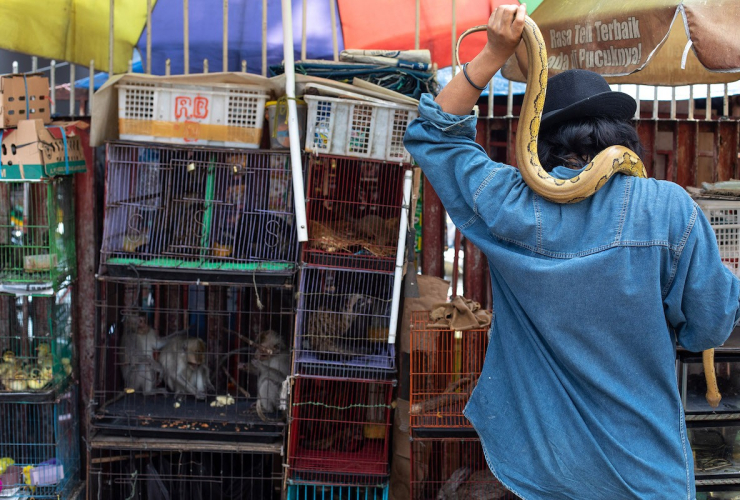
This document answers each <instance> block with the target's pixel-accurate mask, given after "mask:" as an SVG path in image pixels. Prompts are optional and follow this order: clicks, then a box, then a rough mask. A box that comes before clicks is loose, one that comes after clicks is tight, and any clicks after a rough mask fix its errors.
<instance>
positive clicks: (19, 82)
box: [0, 74, 51, 128]
mask: <svg viewBox="0 0 740 500" xmlns="http://www.w3.org/2000/svg"><path fill="white" fill-rule="evenodd" d="M50 107H51V102H50V101H49V79H48V78H47V77H45V76H43V75H41V74H19V75H3V76H2V77H0V128H12V127H16V126H17V125H18V123H19V122H20V121H21V120H36V119H38V120H42V121H43V122H44V123H45V124H49V123H51V110H50Z"/></svg>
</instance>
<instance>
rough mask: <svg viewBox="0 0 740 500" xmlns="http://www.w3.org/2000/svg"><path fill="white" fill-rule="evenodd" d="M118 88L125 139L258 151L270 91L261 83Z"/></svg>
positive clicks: (163, 84) (120, 85)
mask: <svg viewBox="0 0 740 500" xmlns="http://www.w3.org/2000/svg"><path fill="white" fill-rule="evenodd" d="M116 88H117V89H118V127H119V136H120V138H121V139H124V140H134V141H147V142H164V143H168V144H192V145H198V146H206V145H208V146H229V147H242V148H254V149H257V148H259V146H260V142H261V140H262V127H263V124H264V119H265V102H266V101H267V98H268V97H269V89H267V88H265V87H260V86H257V85H231V84H212V85H186V84H179V83H178V84H175V83H157V84H153V83H138V82H134V83H125V84H118V85H116Z"/></svg>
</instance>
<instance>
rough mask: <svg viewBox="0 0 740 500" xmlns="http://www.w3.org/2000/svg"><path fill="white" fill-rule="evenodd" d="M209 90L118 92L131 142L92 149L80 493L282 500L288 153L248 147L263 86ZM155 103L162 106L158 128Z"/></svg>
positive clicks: (290, 267)
mask: <svg viewBox="0 0 740 500" xmlns="http://www.w3.org/2000/svg"><path fill="white" fill-rule="evenodd" d="M216 87H217V86H215V87H214V88H210V89H203V88H192V89H189V90H188V89H179V88H174V87H172V86H169V85H167V84H164V85H160V84H152V85H150V86H149V87H147V88H139V87H136V88H134V87H131V86H129V87H126V88H122V89H121V90H122V91H124V93H123V94H119V98H120V99H119V101H120V102H119V108H120V109H119V111H120V112H121V113H120V117H121V118H120V120H119V121H120V122H121V124H123V125H125V127H127V128H126V130H127V131H129V132H130V133H126V134H122V137H123V138H125V139H128V140H126V141H112V142H109V143H108V144H107V146H106V176H105V179H106V191H105V201H104V205H105V214H104V226H103V241H102V248H101V263H100V272H99V289H100V294H99V300H98V302H97V304H96V310H97V315H96V316H97V317H96V322H97V328H96V332H95V339H96V340H95V349H96V355H95V371H96V377H95V381H94V383H93V386H94V403H95V404H94V407H93V409H92V415H91V424H92V427H93V429H94V432H95V434H94V436H93V437H92V439H91V441H90V443H91V447H92V451H91V453H90V455H89V456H88V462H87V468H88V491H91V492H93V495H92V497H94V498H116V499H117V498H121V499H123V498H183V499H187V498H234V499H236V498H245V499H246V498H250V499H251V498H254V499H265V500H268V499H275V500H276V499H278V498H280V488H281V485H282V469H283V466H282V463H283V449H284V436H285V432H284V430H285V426H286V414H285V409H286V408H287V399H286V398H287V394H288V389H287V383H286V379H288V377H289V376H290V371H291V362H290V345H292V343H293V329H294V327H295V304H294V301H295V286H296V285H295V274H296V269H297V261H298V251H299V245H298V240H297V236H296V230H295V227H294V225H295V209H294V203H293V182H292V181H293V179H292V172H291V163H290V155H289V153H287V152H286V151H278V150H261V149H257V147H258V146H259V144H260V143H261V134H262V124H263V120H264V116H262V115H263V114H264V100H265V98H266V95H267V93H268V92H267V91H266V89H265V90H264V91H260V92H258V91H257V90H255V89H250V90H249V92H241V93H239V92H240V91H239V88H238V87H239V86H231V87H233V88H231V87H229V88H228V89H223V88H221V87H218V88H216ZM186 90H187V91H186ZM189 92H190V93H189ZM224 92H225V93H224ZM170 94H172V95H170ZM222 94H223V95H222ZM237 94H238V95H237ZM263 94H264V95H263ZM237 97H238V98H239V99H240V100H239V101H238V102H236V101H235V99H236V98H237ZM170 98H172V100H171V102H170ZM157 100H159V102H160V104H161V103H164V104H163V105H165V104H168V103H169V104H172V103H174V104H173V105H174V106H175V107H174V108H173V111H172V113H170V114H171V116H170V117H169V118H170V121H171V122H173V123H175V125H172V126H168V128H167V129H166V130H165V129H163V128H157V127H156V126H154V125H155V124H156V123H157V122H155V121H152V120H154V115H155V114H156V113H155V112H154V111H153V110H154V109H155V108H156V109H159V108H157V106H158V105H156V103H155V104H153V102H154V101H157ZM206 101H208V102H210V105H205V104H203V103H204V102H206ZM152 106H153V107H152ZM183 106H184V107H183ZM188 106H191V107H192V109H191V108H189V107H188ZM144 108H146V109H145V111H146V110H148V111H146V112H144V111H142V109H144ZM181 108H182V109H181ZM186 108H187V109H186ZM183 110H184V111H183ZM180 111H182V113H185V114H182V113H181V112H180ZM237 112H238V113H241V114H240V115H239V117H237V118H238V120H237V121H239V123H238V124H237V123H236V122H234V120H232V118H233V117H232V115H234V114H235V113H237ZM198 113H201V114H203V113H205V114H208V113H211V114H212V115H213V116H211V115H209V116H208V117H207V119H206V118H204V117H202V116H196V115H198ZM220 113H223V114H224V116H223V117H221V118H218V117H216V116H215V115H217V114H220ZM225 114H228V120H227V119H226V118H225ZM185 115H187V116H185ZM242 115H244V116H242ZM193 117H195V122H193ZM234 119H236V118H234ZM183 120H185V122H186V123H187V125H186V126H184V127H180V126H179V125H177V124H179V123H180V122H182V121H183ZM199 120H200V121H199ZM191 122H192V123H191ZM196 122H197V123H196ZM223 123H226V124H227V125H221V124H223ZM176 125H177V126H176ZM237 128H238V130H237ZM165 132H166V134H165V135H167V137H165V135H162V134H164V133H165ZM195 132H199V133H201V134H202V135H201V136H199V138H198V139H197V140H193V137H190V135H188V134H193V133H195ZM180 133H182V134H185V135H184V136H182V137H179V138H177V137H174V135H177V134H180ZM157 134H160V135H157ZM173 137H174V138H173ZM206 139H207V140H206ZM133 141H157V142H133Z"/></svg>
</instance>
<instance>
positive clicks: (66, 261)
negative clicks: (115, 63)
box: [0, 176, 76, 289]
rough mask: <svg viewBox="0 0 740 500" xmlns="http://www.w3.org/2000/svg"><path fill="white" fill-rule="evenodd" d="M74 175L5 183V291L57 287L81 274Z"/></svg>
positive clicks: (0, 224) (0, 208) (0, 197)
mask: <svg viewBox="0 0 740 500" xmlns="http://www.w3.org/2000/svg"><path fill="white" fill-rule="evenodd" d="M73 182H74V181H73V179H72V176H59V177H54V178H52V179H46V180H41V181H38V182H0V284H1V285H0V288H7V285H8V284H29V285H31V284H32V285H34V287H35V288H37V289H39V288H49V289H50V288H54V287H57V286H59V284H60V283H62V282H63V281H65V280H66V279H68V278H69V277H70V276H71V277H74V275H75V272H76V256H75V230H74V228H75V225H74V220H75V219H74V217H75V214H74V201H73V200H74V184H73Z"/></svg>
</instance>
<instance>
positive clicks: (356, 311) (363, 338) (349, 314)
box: [306, 293, 374, 356]
mask: <svg viewBox="0 0 740 500" xmlns="http://www.w3.org/2000/svg"><path fill="white" fill-rule="evenodd" d="M373 304H374V301H373V298H372V297H368V296H365V295H362V294H358V293H353V294H351V295H349V296H348V297H347V299H346V302H345V303H344V306H343V307H342V308H341V309H340V310H331V309H328V308H326V307H321V308H319V310H318V311H317V312H314V313H312V314H310V315H309V316H308V325H307V328H306V342H307V343H308V344H309V345H308V346H307V347H308V349H311V350H313V351H317V352H319V353H325V354H345V355H351V356H357V355H367V354H371V353H372V352H373V348H372V345H371V343H370V341H369V339H368V335H369V332H368V328H369V326H370V320H371V319H372V318H371V315H372V313H373Z"/></svg>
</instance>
